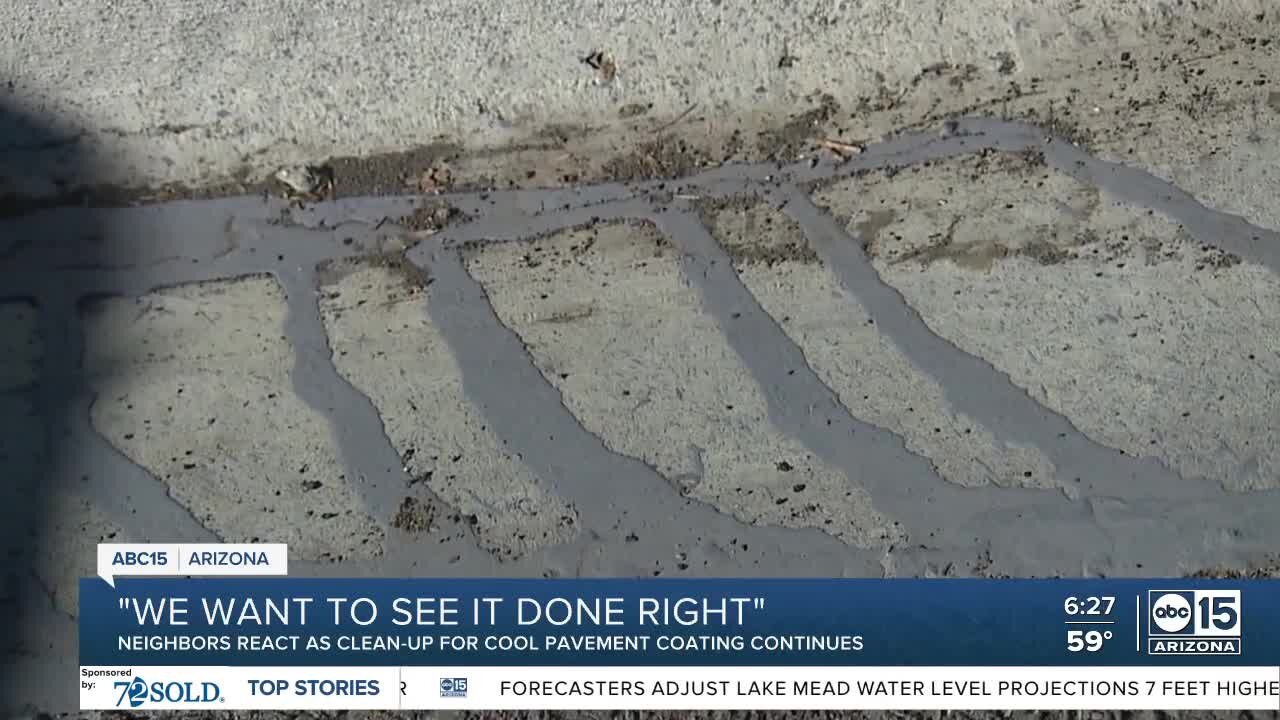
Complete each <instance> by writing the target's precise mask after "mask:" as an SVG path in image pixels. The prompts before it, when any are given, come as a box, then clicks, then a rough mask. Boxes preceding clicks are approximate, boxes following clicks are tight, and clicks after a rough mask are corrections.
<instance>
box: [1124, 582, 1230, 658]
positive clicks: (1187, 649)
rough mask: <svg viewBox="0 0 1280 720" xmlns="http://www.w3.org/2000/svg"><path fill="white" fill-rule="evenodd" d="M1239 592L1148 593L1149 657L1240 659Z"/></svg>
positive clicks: (1190, 591)
mask: <svg viewBox="0 0 1280 720" xmlns="http://www.w3.org/2000/svg"><path fill="white" fill-rule="evenodd" d="M1241 624H1242V618H1241V604H1240V591H1239V590H1216V589H1215V590H1148V591H1147V651H1148V652H1149V653H1150V654H1152V655H1239V654H1240V638H1241Z"/></svg>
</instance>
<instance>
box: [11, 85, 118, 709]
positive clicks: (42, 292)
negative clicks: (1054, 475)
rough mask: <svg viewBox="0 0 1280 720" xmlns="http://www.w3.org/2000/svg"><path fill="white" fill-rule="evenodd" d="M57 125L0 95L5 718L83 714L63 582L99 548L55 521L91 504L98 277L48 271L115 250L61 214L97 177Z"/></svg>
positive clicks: (84, 219) (66, 522) (78, 214)
mask: <svg viewBox="0 0 1280 720" xmlns="http://www.w3.org/2000/svg"><path fill="white" fill-rule="evenodd" d="M10 92H12V91H10ZM56 128H57V123H56V120H55V118H51V117H41V116H39V115H38V114H33V113H29V112H26V111H23V110H21V109H19V108H18V107H17V103H16V102H14V99H13V96H12V95H10V96H9V97H7V98H6V97H2V96H0V471H2V473H3V475H2V476H0V483H2V485H0V488H2V489H0V553H2V554H3V558H4V563H3V571H2V573H0V713H5V714H7V715H9V716H10V717H13V716H14V715H13V713H14V712H15V711H17V712H20V713H23V714H29V713H31V712H32V711H34V710H37V709H39V710H47V709H50V708H49V707H48V703H49V702H50V700H51V699H54V701H55V702H56V704H57V705H58V706H60V707H61V708H63V709H74V708H75V707H76V706H77V705H78V703H77V699H76V695H75V693H76V682H77V680H76V678H75V672H74V670H73V669H71V668H74V667H75V666H76V665H77V664H78V659H77V658H76V657H75V654H76V647H77V643H76V636H75V625H74V620H73V618H72V616H73V613H74V611H75V607H76V597H75V596H74V595H71V596H70V597H68V595H69V593H68V588H73V587H74V585H73V584H72V583H68V582H67V581H66V578H67V577H68V576H69V575H71V574H73V573H75V572H76V570H75V569H76V568H81V567H83V566H84V564H85V562H86V560H88V561H89V562H92V560H91V559H87V558H85V557H83V555H82V553H84V552H85V548H92V547H93V546H94V545H95V544H96V543H97V542H99V540H100V538H98V537H96V536H94V537H81V536H78V535H77V533H78V531H80V530H83V528H80V527H76V526H75V525H74V519H69V518H66V517H63V518H61V519H60V518H59V515H60V514H62V511H63V510H64V509H65V508H73V507H76V504H77V503H79V504H80V505H83V504H84V503H85V500H84V498H83V493H82V492H81V491H80V489H79V488H77V487H76V484H77V483H76V482H75V481H74V480H70V479H69V478H70V477H71V476H72V475H73V474H78V472H77V471H76V470H74V469H73V468H72V467H71V466H72V464H73V461H74V459H75V457H76V454H77V449H76V447H75V444H74V443H73V442H72V440H71V433H70V431H69V428H72V427H75V426H77V425H78V424H80V423H82V420H81V419H80V418H77V417H76V415H77V414H78V413H79V410H77V408H83V405H82V404H78V403H77V402H76V396H77V395H78V394H79V393H80V389H79V388H80V385H81V382H80V372H79V368H80V357H79V352H78V351H79V349H80V348H81V347H82V342H81V340H80V329H79V327H78V322H77V321H76V317H77V302H78V300H79V299H80V298H81V296H82V295H83V294H84V293H85V292H88V291H90V290H91V289H92V288H90V287H88V286H89V285H92V284H93V272H92V271H91V270H90V271H87V272H86V271H80V272H76V273H72V274H67V275H66V276H54V275H52V274H49V270H48V265H49V259H50V258H52V257H53V256H54V255H55V254H56V255H58V256H61V257H64V258H65V257H69V256H74V255H76V254H78V253H79V252H80V250H79V245H80V244H81V243H89V242H95V243H97V247H94V248H93V249H92V250H91V253H90V254H92V255H93V256H95V257H96V258H98V259H102V258H104V257H106V256H109V254H110V252H111V248H110V247H107V246H105V245H107V244H108V242H109V241H104V240H102V235H101V234H100V233H99V232H98V230H99V229H98V228H96V227H93V225H94V224H95V223H94V220H93V214H92V213H90V212H86V211H85V210H84V209H83V208H76V207H65V206H66V205H73V206H74V205H83V203H84V198H85V197H86V196H85V195H84V194H83V193H80V195H79V197H76V196H75V194H74V193H73V192H72V191H71V189H72V188H74V187H76V186H78V185H79V184H80V181H81V178H89V177H92V176H93V175H94V173H93V172H92V169H93V163H92V160H90V159H89V158H88V157H87V155H86V154H84V153H82V152H81V150H80V147H79V144H78V142H77V139H76V138H75V137H68V136H67V134H66V133H65V132H64V131H59V130H57V129H56ZM42 189H43V190H44V192H43V193H41V192H40V190H42ZM33 191H34V192H33ZM55 248H56V249H58V252H56V253H55V252H51V251H52V250H54V249H55ZM80 426H81V427H82V426H83V425H80ZM71 515H72V518H74V516H75V514H74V513H72V514H71ZM55 527H56V528H57V530H56V533H57V534H58V535H59V537H62V538H64V539H62V540H61V541H59V542H52V541H51V540H52V536H53V533H54V532H55V530H54V528H55ZM79 535H84V533H83V532H80V533H79ZM67 536H70V538H71V542H70V543H69V542H67V540H66V539H65V538H66V537H67ZM77 548H79V552H78V553H77V552H76V549H77ZM89 552H91V551H89ZM75 554H81V555H82V556H81V557H72V555H75ZM73 592H74V590H72V593H73Z"/></svg>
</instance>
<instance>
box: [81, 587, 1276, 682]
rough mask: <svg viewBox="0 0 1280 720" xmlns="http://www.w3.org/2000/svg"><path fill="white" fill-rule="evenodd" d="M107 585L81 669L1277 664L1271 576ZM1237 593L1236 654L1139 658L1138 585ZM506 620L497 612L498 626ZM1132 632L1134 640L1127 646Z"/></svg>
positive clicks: (89, 617) (93, 595) (89, 619)
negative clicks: (573, 638) (136, 645)
mask: <svg viewBox="0 0 1280 720" xmlns="http://www.w3.org/2000/svg"><path fill="white" fill-rule="evenodd" d="M116 585H117V588H116V589H112V588H111V587H110V586H109V585H107V584H106V582H105V581H103V580H101V579H99V578H86V579H82V580H81V581H80V619H79V622H80V664H81V665H229V666H235V665H241V666H252V665H256V666H266V665H277V666H307V665H311V666H326V665H327V666H338V665H350V666H359V665H364V666H384V667H385V666H414V665H419V666H422V665H533V666H545V665H597V666H623V665H684V666H692V665H815V666H822V665H826V666H857V665H878V666H893V665H898V666H911V665H960V666H975V665H1005V666H1035V665H1040V666H1046V665H1080V666H1091V665H1203V666H1220V665H1280V582H1277V581H1271V580H1256V581H1255V580H1230V581H1225V580H1224V581H1217V580H1176V579H1174V580H1168V579H1166V580H968V579H950V580H854V579H813V580H791V579H787V580H782V579H778V580H760V579H750V580H746V579H743V580H724V579H707V580H695V579H641V580H632V579H574V580H568V579H562V580H545V579H531V580H505V579H426V578H418V579H339V580H334V579H300V578H255V579H240V578H235V579H230V578H197V579H181V580H179V579H169V578H163V579H161V578H118V579H117V580H116ZM1197 588H1232V589H1240V590H1241V591H1242V601H1241V617H1242V625H1241V631H1242V635H1243V640H1242V647H1241V650H1242V654H1240V655H1237V656H1152V655H1147V654H1146V652H1145V649H1146V629H1147V612H1148V610H1147V606H1146V604H1147V590H1149V589H1159V590H1168V589H1197ZM120 596H128V597H135V598H138V599H139V600H140V601H143V600H145V599H146V598H152V599H159V598H164V597H186V598H188V599H189V603H188V608H189V609H190V612H189V613H188V615H187V618H188V619H189V620H190V624H189V625H187V626H184V627H172V628H170V627H155V626H149V627H142V626H139V625H138V624H137V622H136V620H135V617H134V614H133V611H132V610H129V611H128V612H126V611H124V610H121V609H119V606H118V598H119V597H120ZM331 596H343V597H348V598H351V597H368V598H371V599H373V600H374V601H375V602H376V603H377V604H378V606H379V611H380V613H379V615H380V616H379V620H378V621H377V622H375V623H374V624H372V625H369V626H365V627H360V626H356V625H354V624H351V623H349V622H348V623H347V624H345V625H344V626H340V627H338V626H335V625H334V624H333V622H332V620H333V616H332V611H331V609H330V607H329V605H328V603H326V602H324V601H323V598H325V597H331ZM418 596H425V597H456V598H458V599H459V605H458V607H459V608H460V609H461V610H462V612H461V613H460V614H459V620H460V623H461V624H459V625H457V626H450V627H440V626H427V627H415V626H403V627H402V626H396V625H393V624H392V622H391V620H392V618H393V617H394V616H393V614H392V612H391V602H392V600H394V599H395V598H397V597H418ZM486 596H488V597H502V598H504V599H505V601H504V603H503V605H502V606H501V607H502V610H500V615H499V623H498V624H496V625H494V626H488V625H482V626H473V625H470V624H469V623H470V608H471V601H472V599H473V598H476V597H486ZM596 596H600V597H608V596H615V597H622V598H624V599H625V605H624V606H625V608H626V613H625V616H624V617H625V618H626V619H627V624H626V625H623V626H601V627H595V626H588V627H575V626H563V627H553V626H550V625H547V624H540V625H532V626H524V627H518V626H516V624H515V620H514V611H515V608H514V605H515V599H516V598H518V597H530V598H537V599H540V600H547V599H549V598H552V597H567V598H570V599H573V598H576V597H587V598H589V597H596ZM684 596H692V597H707V598H710V599H718V598H720V597H763V598H764V599H765V607H764V609H763V610H751V609H749V608H748V609H747V611H746V613H747V614H746V621H745V623H744V625H743V626H742V627H740V628H737V627H732V626H731V627H724V628H722V627H719V626H693V627H682V626H677V625H670V626H667V627H656V626H651V625H650V626H644V627H640V626H639V625H638V624H637V622H636V621H635V619H636V617H637V612H636V608H637V607H638V600H639V598H641V597H657V598H662V597H670V598H678V597H684ZM1072 596H1074V597H1078V598H1084V597H1089V596H1114V597H1115V598H1116V601H1115V605H1114V607H1113V609H1112V611H1111V615H1110V616H1107V617H1095V618H1092V619H1099V620H1112V621H1114V624H1111V625H1097V626H1086V625H1073V626H1068V625H1067V624H1066V621H1067V620H1072V619H1075V620H1086V619H1090V618H1086V617H1076V618H1072V617H1069V616H1067V614H1066V613H1065V611H1064V607H1063V603H1064V600H1065V599H1066V598H1068V597H1072ZM206 597H207V598H215V597H222V598H244V597H255V598H262V597H273V598H283V597H311V598H314V601H313V603H312V607H311V612H310V613H309V617H308V622H307V625H306V626H305V628H302V627H299V626H297V625H293V626H289V627H274V628H272V627H264V628H259V627H256V626H248V627H241V628H236V627H230V628H228V627H225V626H213V627H210V626H208V625H207V624H206V623H205V622H204V617H203V612H202V611H201V607H200V599H201V598H206ZM1138 598H1140V603H1141V623H1140V624H1141V627H1140V628H1135V625H1136V624H1137V623H1136V620H1137V618H1135V610H1136V607H1135V599H1138ZM504 618H505V620H506V622H503V620H504ZM1070 628H1078V629H1083V630H1089V629H1097V630H1100V631H1102V630H1110V631H1111V632H1112V633H1114V637H1113V638H1112V639H1110V640H1108V641H1106V642H1105V644H1104V646H1103V649H1102V650H1101V651H1099V652H1093V653H1087V652H1076V653H1073V652H1068V651H1067V644H1066V639H1067V630H1068V629H1070ZM1135 629H1137V630H1139V631H1140V632H1141V646H1142V649H1141V650H1139V649H1137V648H1135ZM134 634H149V635H208V634H226V635H230V636H232V637H233V646H232V647H233V649H232V650H231V651H227V652H217V651H215V652H186V653H184V652H175V651H160V652H150V651H148V652H127V651H126V652H121V651H118V650H117V647H116V645H117V640H116V638H117V636H118V635H134ZM238 634H247V635H272V636H275V635H294V634H299V635H303V636H306V635H309V634H314V635H333V636H337V635H358V634H366V635H403V636H410V635H443V634H448V635H479V636H484V635H499V634H512V635H526V634H527V635H533V636H534V637H535V638H537V639H538V640H539V641H541V636H543V635H548V634H550V635H573V634H577V635H612V634H619V635H622V634H648V635H651V636H655V637H656V636H657V635H736V634H741V635H744V636H747V637H749V636H751V635H796V634H802V635H804V634H813V635H861V636H862V637H863V644H864V647H863V650H862V651H861V652H849V653H839V652H822V651H819V652H789V653H781V652H773V653H769V652H755V651H751V650H750V649H746V650H743V651H741V652H736V651H735V652H719V653H716V652H665V653H664V652H659V651H657V650H655V649H652V646H653V640H652V639H651V640H650V648H651V649H650V650H649V651H647V652H643V653H630V654H627V653H614V652H607V653H590V652H571V651H564V652H553V651H545V650H544V651H539V652H494V651H485V650H484V649H483V646H481V648H480V649H479V650H478V651H474V652H452V651H447V650H442V649H439V648H435V649H433V650H431V651H427V652H419V653H412V652H398V653H397V652H385V653H375V652H339V651H337V650H330V651H326V652H315V651H312V652H307V651H305V650H298V651H294V652H289V651H285V652H259V653H254V652H238V651H236V650H234V636H236V635H238Z"/></svg>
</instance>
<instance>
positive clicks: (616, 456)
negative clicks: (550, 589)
mask: <svg viewBox="0 0 1280 720" xmlns="http://www.w3.org/2000/svg"><path fill="white" fill-rule="evenodd" d="M1269 22H1273V21H1272V20H1271V19H1267V18H1266V17H1265V16H1263V17H1262V18H1261V19H1253V16H1247V17H1246V16H1231V18H1229V19H1228V20H1227V21H1223V23H1222V24H1219V25H1218V26H1215V27H1210V26H1208V25H1204V24H1200V23H1197V22H1191V21H1185V22H1181V21H1180V22H1173V23H1172V24H1166V25H1162V26H1161V29H1159V30H1158V31H1155V30H1153V31H1152V33H1153V34H1152V35H1151V36H1150V37H1148V38H1147V40H1146V41H1145V42H1142V43H1137V44H1133V45H1130V46H1126V48H1125V49H1124V50H1118V47H1117V46H1115V45H1111V44H1096V45H1094V46H1091V48H1090V49H1089V50H1087V51H1085V50H1078V49H1077V50H1073V52H1071V53H1069V57H1065V56H1064V57H1061V58H1059V60H1058V61H1057V62H1056V63H1055V64H1053V65H1051V66H1045V67H1042V68H1040V69H1038V70H1034V71H1033V70H1028V69H1027V68H1025V67H1022V66H1016V65H1015V67H1012V68H1011V67H1008V66H1007V65H1006V64H1004V63H996V64H995V65H994V66H993V67H991V68H988V69H983V68H981V67H978V66H976V65H974V66H972V67H970V66H967V65H957V64H943V65H933V66H930V67H928V68H926V69H924V70H921V71H919V72H917V73H916V74H914V75H913V76H911V77H909V78H907V79H906V80H904V81H902V82H900V83H899V82H894V81H893V80H892V79H889V78H886V79H884V80H883V84H881V85H880V86H879V89H878V90H876V91H875V92H874V93H871V94H866V95H861V96H859V95H858V94H856V93H854V94H850V95H835V94H827V95H825V96H823V95H818V96H814V97H813V98H812V99H811V101H810V103H809V104H807V105H803V106H801V107H799V108H796V109H794V110H793V111H792V112H791V113H790V115H791V116H792V117H790V118H788V119H785V120H780V121H778V122H777V123H776V124H774V125H770V126H763V127H758V126H756V125H750V124H749V123H756V122H759V121H758V120H757V119H752V120H750V121H749V123H748V121H746V120H743V121H742V123H741V124H738V125H736V126H735V125H734V124H733V123H732V122H727V121H724V120H723V118H720V117H719V116H712V115H706V116H702V115H698V114H696V113H694V114H690V115H686V116H684V117H683V118H680V117H679V113H678V112H676V113H675V116H674V119H676V120H678V122H676V123H675V124H671V122H672V120H671V119H666V120H664V121H663V123H664V124H665V125H668V127H665V128H662V130H661V132H653V129H652V128H650V129H647V130H645V131H644V132H643V133H642V134H640V135H638V136H637V135H635V134H634V133H632V134H627V133H621V132H620V131H619V130H618V129H617V128H612V129H610V128H604V129H596V130H589V131H586V130H574V131H571V132H570V131H566V132H565V134H563V135H562V136H560V137H557V138H553V139H550V140H547V141H546V143H545V144H543V145H539V146H532V147H531V146H521V147H514V148H512V147H509V148H507V149H505V150H495V151H492V152H480V151H474V152H470V153H468V152H464V151H456V152H452V154H449V153H446V154H445V155H441V154H439V153H436V152H435V151H432V152H426V153H423V152H418V151H414V152H406V153H401V154H397V155H393V156H384V157H379V158H373V159H365V160H360V161H356V160H341V161H334V162H332V163H330V164H329V166H328V168H327V171H328V172H331V173H332V175H333V176H332V185H333V192H332V193H331V194H328V196H327V197H325V198H321V199H302V201H301V202H299V201H298V200H297V199H293V200H290V199H282V198H280V197H276V196H273V195H270V194H268V195H238V196H233V197H220V198H214V199H191V200H173V201H170V202H161V203H150V204H145V205H139V206H136V207H118V208H97V209H91V208H78V209H69V208H61V209H54V210H46V211H41V212H35V213H29V214H25V215H21V216H18V217H12V218H10V219H7V220H5V221H4V224H3V226H2V227H0V241H3V243H4V244H3V246H0V251H2V252H4V253H5V255H4V257H5V264H4V266H3V269H2V270H0V287H4V288H5V293H4V297H5V302H4V303H2V304H0V318H3V321H4V323H5V333H4V334H3V336H4V339H3V342H4V343H6V352H4V353H3V354H2V355H0V382H3V383H4V384H3V386H2V388H0V389H2V390H3V393H2V394H0V402H2V403H3V411H4V413H5V418H6V423H5V426H6V428H7V429H9V430H8V432H7V433H6V434H5V435H4V436H3V437H0V443H3V446H2V447H0V450H2V451H3V452H4V454H5V458H6V460H5V463H6V467H9V468H12V476H13V477H16V478H19V479H20V480H19V481H18V482H14V483H13V484H11V485H10V486H7V487H6V491H7V492H8V493H9V496H8V497H7V498H6V501H7V502H5V503H4V504H3V507H5V508H6V510H7V511H8V512H9V514H10V518H9V519H10V521H11V522H14V523H17V522H24V523H28V524H31V525H32V531H33V532H35V531H38V532H40V533H41V535H40V537H41V540H40V542H38V543H32V542H29V541H28V540H27V536H25V535H23V536H19V537H18V538H16V540H14V541H13V544H12V547H11V548H7V549H6V550H8V551H10V552H11V557H14V558H15V559H16V563H15V566H16V567H19V568H20V570H19V571H18V572H13V573H10V575H9V576H8V577H7V579H6V586H5V596H6V597H8V598H12V602H13V603H14V607H15V608H17V609H18V610H17V611H18V612H19V613H20V617H21V620H22V622H21V623H20V624H19V625H18V627H17V634H16V636H15V637H14V638H13V640H12V643H13V648H14V649H13V650H11V654H10V656H9V657H10V667H9V671H7V672H6V674H5V681H6V682H7V683H8V685H7V687H6V688H5V692H4V694H3V697H5V698H16V699H18V700H17V703H32V704H34V705H36V706H38V707H41V708H47V709H71V708H72V703H74V699H73V698H74V695H73V694H72V689H73V688H72V685H73V681H72V679H73V678H74V673H73V671H72V667H73V666H74V662H75V661H74V657H75V636H74V622H73V618H74V614H75V601H74V581H75V578H76V577H78V576H81V575H88V574H91V573H92V562H93V561H92V558H93V554H92V547H93V545H94V544H95V543H97V542H99V541H101V540H103V539H107V538H110V539H112V540H115V541H129V540H139V541H141V540H157V541H160V540H163V541H192V540H208V539H224V540H228V541H246V540H255V539H257V540H264V541H267V540H269V541H282V542H288V543H289V544H290V546H291V549H292V560H291V565H293V568H292V569H294V570H295V571H297V572H298V573H308V574H320V575H383V574H390V575H396V574H421V575H465V574H505V575H550V576H572V575H599V574H613V575H646V576H647V575H664V576H666V575H673V574H674V575H680V574H686V575H736V576H742V575H819V574H820V575H837V576H841V575H875V576H879V575H888V576H905V575H941V576H964V575H1032V576H1044V575H1054V574H1065V575H1081V574H1084V575H1129V576H1134V575H1137V576H1149V575H1150V576H1154V575H1178V574H1187V573H1195V572H1221V571H1224V570H1242V571H1251V570H1255V571H1256V570H1259V569H1262V570H1264V571H1265V570H1266V569H1267V568H1269V567H1274V555H1275V553H1276V552H1277V550H1280V529H1277V526H1276V523H1275V522H1274V518H1275V517H1277V513H1278V512H1280V495H1278V494H1277V492H1278V489H1277V485H1278V484H1280V483H1278V478H1280V475H1278V474H1277V466H1278V465H1280V459H1278V458H1277V456H1276V449H1275V447H1276V437H1275V433H1276V427H1277V425H1278V423H1277V420H1280V418H1277V408H1280V397H1277V396H1278V395H1280V379H1278V375H1277V368H1280V358H1278V357H1277V353H1280V337H1278V336H1280V320H1277V318H1280V282H1277V271H1278V270H1280V235H1278V234H1277V232H1276V230H1275V228H1277V227H1280V218H1277V216H1276V213H1277V210H1276V208H1275V207H1274V203H1272V202H1271V199H1273V198H1274V197H1275V196H1276V195H1277V192H1280V176H1277V174H1276V173H1277V171H1276V169H1275V168H1276V164H1275V160H1276V151H1275V147H1277V145H1276V141H1277V140H1280V88H1277V87H1275V86H1274V85H1273V81H1272V79H1271V78H1270V77H1269V74H1273V73H1274V69H1275V68H1276V67H1280V64H1278V63H1277V62H1276V61H1277V46H1276V44H1275V43H1272V42H1269V41H1268V38H1269V37H1270V35H1268V34H1267V33H1264V32H1263V29H1265V28H1267V27H1270V26H1269V25H1267V23H1269ZM1232 23H1234V24H1232ZM1273 24H1274V23H1273ZM741 117H746V116H741ZM744 128H754V129H752V130H750V131H746V130H744ZM735 131H736V134H735ZM828 138H831V139H836V140H839V141H840V142H841V143H844V144H835V145H829V147H831V148H836V149H837V150H839V149H841V148H850V147H852V148H856V150H845V151H844V154H842V153H841V152H835V151H831V150H829V149H823V148H821V147H819V146H816V145H815V142H816V141H820V140H823V139H828ZM437 149H438V148H437ZM446 155H448V157H449V159H448V161H447V162H446V161H445V160H444V158H445V156H446ZM766 157H769V158H774V159H773V160H771V161H761V159H762V158H766ZM735 158H737V159H743V158H746V159H752V158H754V159H755V160H757V161H755V162H739V163H732V162H729V163H726V160H733V159H735ZM108 164H109V163H108ZM185 167H186V168H187V169H190V167H191V166H190V165H187V166H185ZM95 172H96V171H95ZM183 172H186V170H184V171H183ZM669 175H679V176H680V177H679V178H678V179H671V178H669V177H666V176H669ZM139 176H140V177H150V176H148V175H146V173H141V174H140V175H139ZM152 179H154V178H152ZM187 179H191V178H190V177H188V178H187ZM149 181H150V180H149ZM409 184H412V185H413V186H414V187H416V189H417V190H422V189H429V190H433V191H434V190H440V191H441V192H440V193H439V194H435V193H431V194H421V193H414V194H410V193H409V192H408V190H409V189H411V188H410V187H409ZM276 189H277V190H279V188H276ZM319 189H320V190H324V189H325V188H324V187H321V188H319ZM165 192H170V193H171V192H172V190H169V191H165ZM322 194H324V193H322ZM25 478H30V479H31V480H30V481H26V480H22V479H25ZM36 520H38V521H39V522H38V523H37V522H36ZM37 525H38V526H37ZM15 527H16V525H15ZM51 677H52V678H65V679H66V681H65V683H63V684H59V682H60V681H58V682H50V681H49V679H48V678H51Z"/></svg>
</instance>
